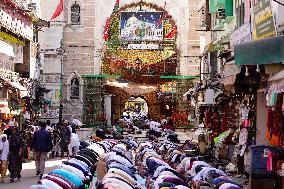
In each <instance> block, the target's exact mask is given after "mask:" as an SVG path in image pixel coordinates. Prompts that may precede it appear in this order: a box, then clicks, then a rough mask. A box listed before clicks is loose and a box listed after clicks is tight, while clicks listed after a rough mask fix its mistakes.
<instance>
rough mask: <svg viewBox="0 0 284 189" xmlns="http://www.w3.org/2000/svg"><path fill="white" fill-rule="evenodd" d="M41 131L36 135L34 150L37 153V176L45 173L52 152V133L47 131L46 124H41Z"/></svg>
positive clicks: (33, 143) (33, 144)
mask: <svg viewBox="0 0 284 189" xmlns="http://www.w3.org/2000/svg"><path fill="white" fill-rule="evenodd" d="M39 125H40V130H38V131H36V132H35V133H34V137H33V142H32V148H33V149H34V151H35V159H36V160H35V166H36V175H40V176H42V175H43V173H44V168H45V162H46V160H47V154H48V152H50V151H51V150H52V138H51V133H50V132H49V131H47V130H46V123H44V122H40V124H39Z"/></svg>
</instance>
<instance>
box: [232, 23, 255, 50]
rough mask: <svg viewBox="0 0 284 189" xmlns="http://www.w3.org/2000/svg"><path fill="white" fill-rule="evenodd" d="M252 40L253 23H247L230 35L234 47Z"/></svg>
mask: <svg viewBox="0 0 284 189" xmlns="http://www.w3.org/2000/svg"><path fill="white" fill-rule="evenodd" d="M249 41H251V24H250V22H247V23H245V24H244V25H242V26H241V27H239V28H238V29H237V30H235V31H234V32H233V33H232V34H231V35H230V46H231V48H232V49H233V48H234V46H235V45H238V44H241V43H245V42H249Z"/></svg>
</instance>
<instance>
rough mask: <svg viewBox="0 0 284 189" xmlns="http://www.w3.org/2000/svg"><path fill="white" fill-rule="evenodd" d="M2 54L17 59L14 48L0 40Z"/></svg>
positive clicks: (0, 52)
mask: <svg viewBox="0 0 284 189" xmlns="http://www.w3.org/2000/svg"><path fill="white" fill-rule="evenodd" d="M0 54H5V55H7V56H10V57H15V53H14V48H13V46H12V45H10V44H8V43H5V42H4V41H1V40H0Z"/></svg>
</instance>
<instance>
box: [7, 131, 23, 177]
mask: <svg viewBox="0 0 284 189" xmlns="http://www.w3.org/2000/svg"><path fill="white" fill-rule="evenodd" d="M11 130H12V132H11V133H12V134H11V137H10V139H9V144H10V145H9V150H10V154H9V166H8V169H9V172H10V182H14V179H15V178H18V180H20V179H21V171H22V160H23V157H22V149H23V144H24V141H23V138H22V136H21V134H20V133H19V132H18V128H16V127H13V128H12V129H11Z"/></svg>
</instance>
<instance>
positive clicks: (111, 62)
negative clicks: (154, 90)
mask: <svg viewBox="0 0 284 189" xmlns="http://www.w3.org/2000/svg"><path fill="white" fill-rule="evenodd" d="M176 36H177V26H176V23H175V21H174V20H173V18H172V17H171V16H170V15H169V14H168V12H167V11H166V10H164V8H163V7H159V6H157V5H155V4H151V3H147V2H144V1H140V2H138V3H131V4H127V5H125V6H123V7H121V8H120V9H118V10H117V11H116V12H114V13H113V14H112V15H111V17H110V18H109V19H108V20H107V24H106V31H105V40H106V45H105V49H104V57H103V65H102V72H103V73H105V74H116V75H117V74H118V75H120V76H121V78H123V79H126V80H128V81H130V82H135V83H158V82H164V80H161V79H160V76H161V75H176V67H177V63H178V60H179V57H178V56H179V55H178V54H179V53H178V50H177V48H176Z"/></svg>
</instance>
